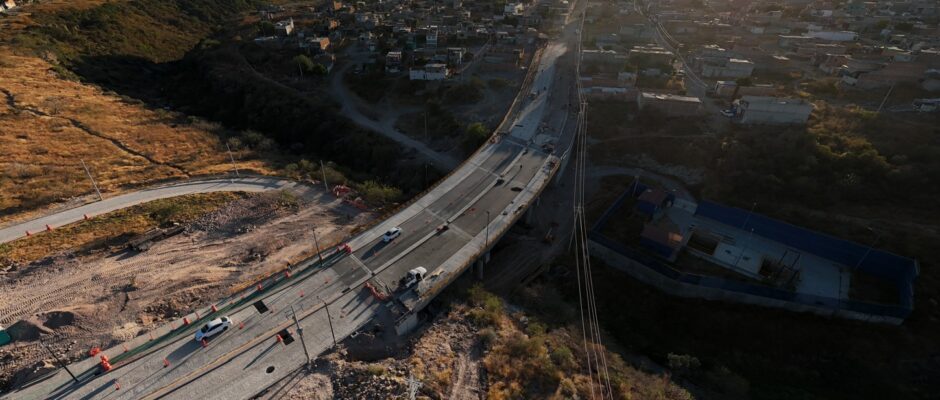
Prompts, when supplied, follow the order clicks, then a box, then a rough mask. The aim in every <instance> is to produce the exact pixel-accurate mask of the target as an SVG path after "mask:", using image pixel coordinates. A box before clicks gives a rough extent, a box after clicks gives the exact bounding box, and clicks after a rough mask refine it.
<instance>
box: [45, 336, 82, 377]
mask: <svg viewBox="0 0 940 400" xmlns="http://www.w3.org/2000/svg"><path fill="white" fill-rule="evenodd" d="M39 344H41V345H42V348H44V349H46V351H48V352H49V354H52V358H55V361H56V362H57V363H59V366H60V367H62V369H64V370H65V372H67V373H68V374H69V376H71V377H72V380H73V381H75V383H80V382H79V381H78V378H76V377H75V374H73V373H72V371H69V367H68V366H67V365H65V363H64V362H62V360H61V359H59V356H57V355H56V354H55V353H54V352H53V351H52V350H49V348H48V347H46V342H45V341H44V340H42V338H40V339H39Z"/></svg>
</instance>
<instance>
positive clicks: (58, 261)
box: [0, 188, 374, 387]
mask: <svg viewBox="0 0 940 400" xmlns="http://www.w3.org/2000/svg"><path fill="white" fill-rule="evenodd" d="M305 190H306V191H302V192H298V193H295V194H294V195H292V196H288V198H287V199H285V198H284V197H283V196H285V195H283V194H281V193H277V192H271V193H265V194H260V195H252V196H248V197H245V198H241V199H238V200H234V201H230V202H228V203H227V204H226V205H225V206H224V207H221V208H218V209H216V210H215V211H212V212H209V213H208V214H205V215H204V216H202V217H201V218H199V219H198V220H196V221H194V222H191V223H189V224H187V230H186V232H184V233H183V234H180V235H177V236H173V237H171V238H168V239H166V240H164V241H162V242H158V243H157V244H155V245H154V246H153V247H152V248H151V249H150V250H149V251H147V252H144V253H139V254H135V253H129V252H126V251H123V250H122V251H118V252H97V253H93V254H88V255H76V254H66V253H60V254H59V255H57V256H54V257H49V258H46V259H41V260H38V261H36V262H33V263H30V264H29V265H27V266H25V267H24V268H22V269H20V270H18V271H15V272H9V273H7V274H5V275H2V276H0V278H2V279H3V286H4V290H3V291H2V293H0V324H3V325H4V326H7V325H11V324H16V321H18V320H21V319H25V320H26V322H21V323H18V324H19V326H21V327H22V328H23V329H22V331H23V336H22V338H21V339H20V340H18V341H16V342H14V343H13V344H11V345H8V346H4V347H2V348H0V360H9V361H4V362H3V363H2V365H0V382H2V383H3V385H2V387H7V385H9V384H11V383H14V382H23V381H24V380H25V379H29V378H30V377H34V376H37V374H39V373H42V372H43V371H44V366H45V365H46V364H50V365H51V361H52V357H51V355H50V354H49V353H48V352H47V351H46V350H44V349H43V348H42V347H41V346H40V344H39V342H38V339H40V338H41V339H42V340H43V341H44V342H45V343H46V344H47V345H48V346H49V348H50V349H51V350H52V351H54V352H56V353H59V354H61V355H62V356H64V358H68V359H72V360H76V359H82V358H84V357H86V356H87V354H86V353H87V351H88V350H89V349H90V348H91V347H93V346H100V347H102V348H104V347H107V346H109V345H113V344H115V343H117V342H118V341H124V340H127V339H130V338H133V337H135V336H137V335H140V334H144V333H146V331H147V330H148V329H151V328H152V327H155V326H158V325H160V324H162V323H165V322H166V321H165V320H166V319H171V318H177V317H178V316H180V315H183V314H185V313H188V312H190V311H191V310H192V309H194V308H196V307H202V306H205V305H206V304H208V303H209V302H211V301H214V300H215V299H218V298H220V297H222V296H224V295H227V294H229V293H231V291H232V290H234V289H235V288H238V287H240V286H243V285H245V284H246V282H251V281H253V280H255V279H257V278H259V277H261V276H265V275H268V274H270V273H273V272H275V271H277V270H280V269H282V268H283V267H284V265H285V264H287V263H288V262H297V261H300V260H301V259H302V258H304V257H306V256H309V255H310V254H313V252H314V249H313V245H312V243H313V238H312V233H311V227H316V229H317V236H318V238H319V240H320V244H321V246H323V247H324V248H325V247H327V246H330V245H331V244H334V243H337V242H339V241H340V240H342V239H343V238H345V237H347V236H348V235H349V234H350V232H351V231H352V230H353V229H355V228H356V227H357V226H360V225H365V224H367V223H368V222H369V221H370V220H371V219H372V218H374V215H373V214H371V213H366V212H362V211H360V210H358V209H356V208H353V207H350V206H347V205H345V204H343V203H342V201H340V200H337V199H335V198H333V197H332V196H330V195H323V194H322V193H321V192H320V191H317V190H314V189H312V188H311V189H305ZM247 216H250V218H247ZM242 226H249V227H250V229H236V227H242Z"/></svg>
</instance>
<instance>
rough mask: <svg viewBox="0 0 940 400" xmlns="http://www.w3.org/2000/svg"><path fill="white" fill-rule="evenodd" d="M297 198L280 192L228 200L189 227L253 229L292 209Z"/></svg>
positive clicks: (227, 230)
mask: <svg viewBox="0 0 940 400" xmlns="http://www.w3.org/2000/svg"><path fill="white" fill-rule="evenodd" d="M300 201H301V200H299V199H298V198H290V197H285V196H284V195H283V194H282V193H280V192H272V193H262V194H257V195H252V196H249V197H247V198H244V199H241V200H236V201H233V202H230V203H228V204H226V205H225V206H223V207H222V208H220V209H218V210H216V211H214V212H211V213H209V214H208V215H206V216H204V217H202V218H200V219H199V220H198V221H196V222H194V223H193V224H192V226H191V229H193V230H195V231H204V232H209V233H214V234H217V235H233V234H240V233H245V232H250V231H252V230H254V228H255V227H256V226H257V225H261V224H264V223H265V222H267V221H269V220H271V219H273V218H275V217H278V216H280V215H284V214H286V213H288V212H290V211H295V210H296V209H297V207H298V206H299V204H300Z"/></svg>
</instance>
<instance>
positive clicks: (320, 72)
mask: <svg viewBox="0 0 940 400" xmlns="http://www.w3.org/2000/svg"><path fill="white" fill-rule="evenodd" d="M328 72H329V71H327V70H326V67H324V66H323V64H319V63H317V64H314V65H313V68H311V69H310V73H311V74H314V75H316V76H326V74H327V73H328Z"/></svg>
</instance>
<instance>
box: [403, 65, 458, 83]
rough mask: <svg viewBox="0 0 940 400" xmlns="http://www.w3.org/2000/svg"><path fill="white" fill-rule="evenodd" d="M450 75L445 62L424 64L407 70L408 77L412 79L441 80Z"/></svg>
mask: <svg viewBox="0 0 940 400" xmlns="http://www.w3.org/2000/svg"><path fill="white" fill-rule="evenodd" d="M448 76H450V72H449V71H448V70H447V65H446V64H437V63H435V64H425V65H424V66H423V67H419V68H412V69H410V70H409V71H408V79H411V80H413V81H442V80H444V79H447V77H448Z"/></svg>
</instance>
